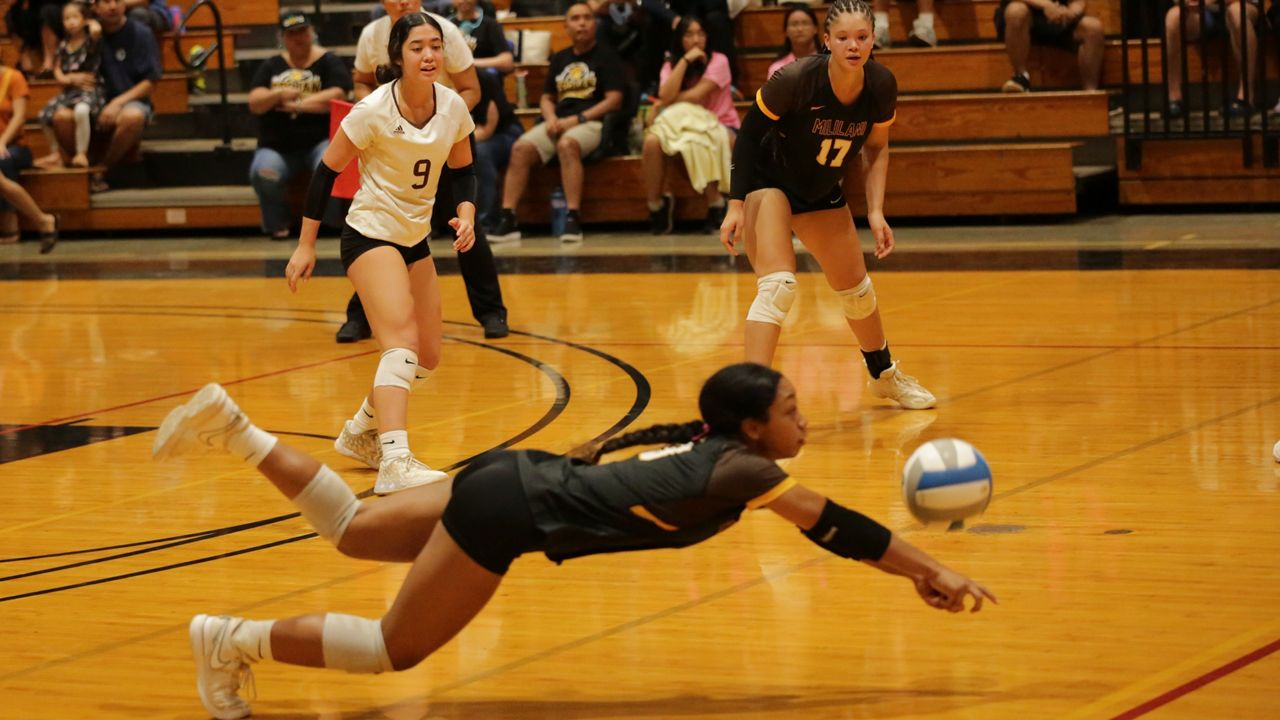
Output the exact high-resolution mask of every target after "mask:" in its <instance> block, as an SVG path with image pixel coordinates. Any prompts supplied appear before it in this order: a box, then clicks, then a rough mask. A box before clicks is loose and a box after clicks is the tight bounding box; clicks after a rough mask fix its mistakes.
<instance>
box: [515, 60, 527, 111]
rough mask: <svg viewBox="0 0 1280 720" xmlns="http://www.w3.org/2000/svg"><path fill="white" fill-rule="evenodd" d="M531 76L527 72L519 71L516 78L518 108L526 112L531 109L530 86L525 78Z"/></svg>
mask: <svg viewBox="0 0 1280 720" xmlns="http://www.w3.org/2000/svg"><path fill="white" fill-rule="evenodd" d="M528 75H529V71H527V70H517V71H516V72H515V76H516V107H518V108H520V109H521V110H524V109H526V108H528V107H529V86H528V82H527V81H526V80H525V78H526V77H527V76H528Z"/></svg>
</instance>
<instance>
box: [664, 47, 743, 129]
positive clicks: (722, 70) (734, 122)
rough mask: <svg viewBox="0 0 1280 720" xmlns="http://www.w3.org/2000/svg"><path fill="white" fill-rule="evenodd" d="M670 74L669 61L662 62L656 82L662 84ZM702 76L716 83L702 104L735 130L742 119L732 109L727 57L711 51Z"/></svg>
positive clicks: (722, 123)
mask: <svg viewBox="0 0 1280 720" xmlns="http://www.w3.org/2000/svg"><path fill="white" fill-rule="evenodd" d="M670 76H671V63H669V62H666V63H663V64H662V72H660V73H659V74H658V84H659V85H662V83H665V82H666V81H667V78H668V77H670ZM702 77H704V78H706V79H708V80H712V81H714V82H715V84H716V89H715V90H712V91H711V94H710V95H708V96H707V101H706V102H705V103H703V106H704V107H706V108H707V109H708V110H710V111H711V112H713V113H715V115H716V117H717V118H719V120H720V124H721V125H724V126H725V127H731V128H733V129H735V130H737V129H738V127H739V126H741V125H742V120H740V119H739V118H738V111H737V110H735V109H733V95H732V94H731V93H730V91H729V85H730V84H731V83H732V82H733V76H732V75H731V74H730V72H729V58H727V57H725V56H724V55H723V54H721V53H711V60H710V61H709V62H708V63H707V70H706V72H704V73H703V74H702Z"/></svg>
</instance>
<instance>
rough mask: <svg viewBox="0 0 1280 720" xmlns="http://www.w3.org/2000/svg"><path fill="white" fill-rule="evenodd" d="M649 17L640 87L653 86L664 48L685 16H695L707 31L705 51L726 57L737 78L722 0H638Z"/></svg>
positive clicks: (729, 26) (726, 7)
mask: <svg viewBox="0 0 1280 720" xmlns="http://www.w3.org/2000/svg"><path fill="white" fill-rule="evenodd" d="M641 6H642V7H643V8H644V10H645V13H646V14H647V15H648V17H649V26H648V29H647V30H646V32H645V34H644V41H645V49H644V50H643V55H642V60H641V67H640V73H639V74H640V84H641V86H642V87H645V88H649V87H651V86H653V85H655V84H656V79H657V76H658V72H659V70H660V69H661V68H662V62H663V60H664V59H665V58H666V54H667V49H668V48H670V47H671V44H672V41H673V34H674V33H675V28H676V25H679V24H680V20H681V18H683V17H684V16H686V15H691V16H696V17H697V18H698V19H699V20H701V21H702V27H703V28H705V29H706V31H707V49H709V50H711V51H712V52H718V53H721V54H723V55H724V56H725V57H727V58H729V68H730V70H732V71H733V74H734V75H733V76H734V78H735V79H736V78H737V77H738V68H737V65H738V63H737V50H736V49H735V48H734V43H733V19H732V18H731V17H730V15H729V4H728V3H727V2H726V0H641Z"/></svg>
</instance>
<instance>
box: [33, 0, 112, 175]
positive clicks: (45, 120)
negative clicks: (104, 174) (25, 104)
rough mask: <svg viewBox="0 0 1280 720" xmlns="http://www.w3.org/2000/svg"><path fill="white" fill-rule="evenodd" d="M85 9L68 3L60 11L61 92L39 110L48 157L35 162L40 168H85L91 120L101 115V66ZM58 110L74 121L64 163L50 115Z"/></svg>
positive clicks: (56, 73) (97, 42) (58, 69)
mask: <svg viewBox="0 0 1280 720" xmlns="http://www.w3.org/2000/svg"><path fill="white" fill-rule="evenodd" d="M88 23H89V6H88V5H86V4H85V3H82V2H78V0H72V1H71V2H69V3H67V4H66V5H65V6H63V8H62V27H63V29H64V30H65V31H66V34H67V37H66V39H65V40H63V41H62V43H61V44H60V45H58V65H57V66H56V67H54V77H55V78H56V79H57V81H58V83H59V84H61V85H62V91H61V92H59V93H58V94H57V95H55V96H54V97H53V99H51V100H49V103H48V104H47V105H45V106H44V109H43V110H41V111H40V125H41V127H42V128H43V129H44V131H45V134H46V136H47V137H48V138H49V147H50V149H51V150H52V152H50V154H49V155H47V156H45V157H42V158H40V159H39V160H37V161H36V165H38V166H40V167H42V168H55V167H62V166H64V165H67V164H69V165H71V166H72V167H82V168H83V167H89V155H88V152H89V138H90V136H91V135H92V133H93V125H92V123H93V121H94V120H96V119H97V118H98V113H100V112H102V105H103V103H104V102H105V99H104V98H103V97H102V88H101V87H100V84H99V83H98V68H100V67H102V52H101V49H100V47H99V45H100V44H101V39H100V38H95V37H92V36H91V35H90V34H89V27H88ZM59 108H70V109H71V112H72V114H73V115H74V116H75V122H76V148H75V149H76V152H75V155H73V156H72V157H71V161H70V163H64V162H63V158H62V155H61V153H59V152H58V137H57V135H56V134H54V132H53V115H54V113H56V112H57V111H58V109H59Z"/></svg>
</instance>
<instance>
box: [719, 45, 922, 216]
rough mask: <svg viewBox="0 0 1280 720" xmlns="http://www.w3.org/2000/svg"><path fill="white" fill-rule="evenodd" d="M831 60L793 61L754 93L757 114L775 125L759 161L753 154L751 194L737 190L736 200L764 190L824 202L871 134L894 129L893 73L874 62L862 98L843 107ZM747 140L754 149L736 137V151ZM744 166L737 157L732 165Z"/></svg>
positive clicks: (818, 57)
mask: <svg viewBox="0 0 1280 720" xmlns="http://www.w3.org/2000/svg"><path fill="white" fill-rule="evenodd" d="M830 59H831V56H830V55H826V54H819V55H812V56H809V57H805V58H801V59H799V60H796V61H795V62H793V63H791V64H790V65H787V66H785V67H783V68H782V69H781V70H779V71H778V72H777V73H775V74H774V76H773V77H772V78H770V79H769V81H768V82H767V83H765V85H764V87H762V88H760V90H759V91H758V92H756V103H755V105H756V107H755V108H754V110H758V111H759V112H760V113H762V114H763V115H764V117H766V118H768V119H769V120H771V121H773V122H772V123H771V126H770V128H769V131H768V133H767V134H766V135H765V137H764V138H761V139H760V142H761V147H760V153H758V154H755V153H752V154H755V155H756V158H755V164H756V167H755V168H753V169H752V170H753V172H751V176H752V177H753V178H754V183H752V184H753V185H754V187H745V188H741V189H739V188H737V187H732V190H733V196H734V197H745V194H746V193H749V192H751V191H753V190H757V189H759V188H762V187H780V188H782V189H783V190H786V191H788V192H789V193H790V194H792V195H794V196H796V197H799V198H801V199H803V200H807V201H816V200H818V199H820V198H823V197H826V196H827V195H829V194H830V193H831V192H832V191H833V190H834V189H835V188H836V186H837V185H839V184H840V181H841V180H842V179H843V177H844V165H845V163H846V162H856V161H857V158H858V152H859V151H860V150H862V145H863V144H864V143H865V142H866V141H867V137H868V136H869V135H870V134H871V131H872V129H873V128H875V127H877V126H881V125H889V124H891V123H892V122H893V120H894V117H895V113H896V110H897V102H898V81H897V79H896V78H894V76H893V73H892V72H890V70H889V68H886V67H885V66H883V65H881V64H880V63H878V62H876V61H875V60H869V61H868V62H867V64H866V65H864V66H863V72H864V74H865V80H864V85H863V88H862V93H861V94H859V95H858V99H857V100H854V101H853V104H851V105H843V104H841V102H840V101H839V100H838V99H837V98H836V95H835V92H834V91H833V90H832V89H831V78H830V76H829V75H828V74H827V65H828V62H829V61H830ZM744 127H745V125H744ZM744 140H745V141H747V142H750V140H749V139H747V138H742V137H739V140H738V144H739V145H742V144H743V142H744ZM744 150H748V148H744ZM741 157H747V156H741ZM739 160H740V156H738V155H736V154H735V157H734V163H735V165H736V164H737V163H738V162H739Z"/></svg>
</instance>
